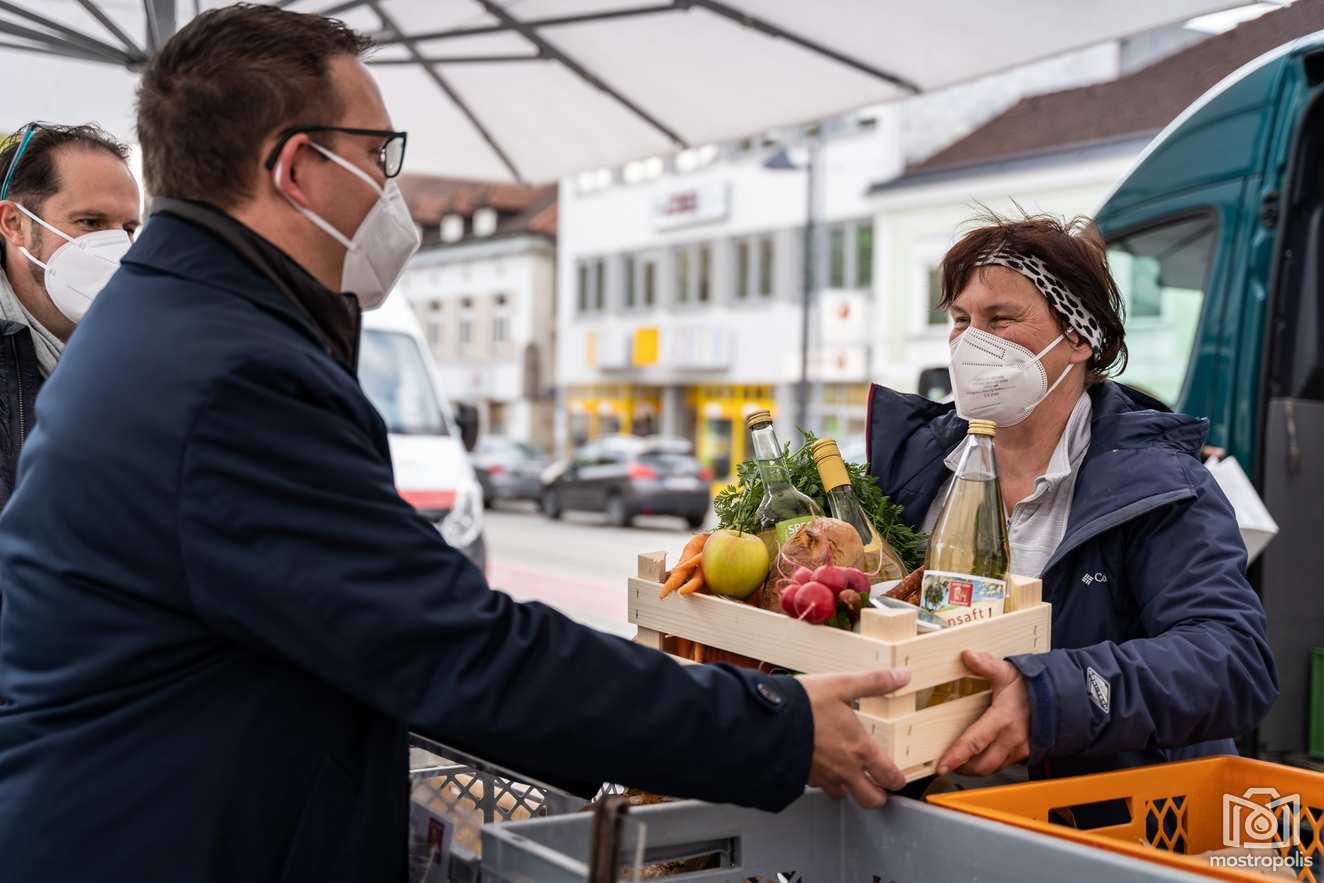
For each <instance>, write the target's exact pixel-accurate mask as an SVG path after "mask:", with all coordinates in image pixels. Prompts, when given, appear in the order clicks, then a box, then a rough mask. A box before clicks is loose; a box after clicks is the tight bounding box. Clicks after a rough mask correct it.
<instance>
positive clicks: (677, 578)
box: [658, 555, 699, 598]
mask: <svg viewBox="0 0 1324 883" xmlns="http://www.w3.org/2000/svg"><path fill="white" fill-rule="evenodd" d="M698 569H699V556H698V555H695V556H694V557H693V558H691V559H690V560H688V561H685V562H683V563H681V564H680V565H678V566H677V567H676V569H675V570H673V571H671V574H670V575H669V576H668V577H667V581H666V582H665V583H664V584H663V585H662V591H661V592H659V593H658V597H659V598H665V597H666V596H667V595H670V594H671V593H672V592H674V591H676V589H679V588H680V587H681V586H683V585H685V583H686V581H688V580H689V579H690V578H691V577H693V576H694V572H695V571H696V570H698Z"/></svg>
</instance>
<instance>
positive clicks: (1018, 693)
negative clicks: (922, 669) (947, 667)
mask: <svg viewBox="0 0 1324 883" xmlns="http://www.w3.org/2000/svg"><path fill="white" fill-rule="evenodd" d="M961 661H962V662H964V663H965V667H966V668H968V669H970V672H971V673H972V674H973V675H975V676H976V677H980V678H984V679H985V680H987V681H988V682H989V683H990V684H991V685H992V687H993V704H992V705H990V706H989V707H988V711H985V712H984V713H983V714H982V715H980V716H979V720H977V721H975V722H974V723H973V724H971V725H970V726H969V727H968V728H967V729H966V731H965V732H964V733H962V734H961V737H960V738H959V739H957V740H956V741H955V742H953V743H952V747H951V748H948V749H947V753H946V754H944V755H943V756H942V759H941V760H939V761H938V769H937V773H938V775H940V776H942V775H946V774H947V773H950V772H952V771H953V770H955V771H956V772H958V773H960V774H961V775H963V776H991V775H992V774H993V773H996V772H997V771H998V770H1000V769H1003V768H1004V767H1009V766H1011V765H1012V764H1014V763H1020V762H1021V761H1023V760H1025V759H1026V758H1027V757H1029V756H1030V694H1029V691H1028V690H1027V689H1026V687H1025V679H1024V678H1022V677H1021V673H1020V671H1019V670H1018V669H1017V668H1016V666H1014V665H1012V664H1011V663H1010V662H1007V661H1006V660H1005V659H998V658H997V657H995V656H993V655H991V654H989V653H977V652H975V651H974V650H966V651H964V652H963V653H962V654H961Z"/></svg>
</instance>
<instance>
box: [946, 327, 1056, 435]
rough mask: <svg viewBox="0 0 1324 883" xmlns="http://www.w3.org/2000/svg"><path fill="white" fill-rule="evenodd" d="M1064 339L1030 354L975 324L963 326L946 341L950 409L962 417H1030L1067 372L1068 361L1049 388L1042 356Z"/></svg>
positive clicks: (1007, 420) (1006, 420) (1004, 420)
mask: <svg viewBox="0 0 1324 883" xmlns="http://www.w3.org/2000/svg"><path fill="white" fill-rule="evenodd" d="M1065 337H1066V335H1065V334H1059V335H1058V336H1057V338H1056V339H1055V340H1054V341H1053V342H1052V343H1050V344H1049V345H1048V346H1046V347H1044V348H1043V350H1042V351H1041V352H1039V353H1038V354H1035V353H1033V352H1031V351H1030V350H1028V349H1026V348H1025V347H1023V346H1021V345H1020V344H1018V343H1012V342H1011V341H1009V340H1004V339H1002V338H1001V337H998V336H997V335H996V334H989V333H988V332H987V331H981V330H979V329H978V328H967V329H966V330H965V331H963V332H961V334H960V336H959V337H957V338H956V339H955V340H953V341H952V345H951V350H952V357H951V368H950V371H951V377H952V391H953V392H954V393H955V395H956V413H957V414H958V415H960V416H961V417H962V418H964V419H966V420H992V421H993V422H994V423H996V424H997V425H998V426H999V427H1005V426H1015V425H1016V424H1017V423H1020V422H1022V421H1024V420H1025V418H1026V417H1029V416H1030V413H1031V412H1032V411H1034V409H1035V408H1036V407H1038V405H1039V403H1040V402H1042V401H1043V400H1044V399H1046V398H1048V396H1049V395H1050V394H1051V393H1052V391H1053V390H1054V389H1056V388H1057V385H1058V384H1059V383H1061V382H1062V381H1063V380H1065V379H1066V376H1067V374H1069V373H1070V372H1071V367H1072V366H1071V365H1067V367H1066V369H1065V370H1063V371H1062V373H1061V374H1060V375H1059V376H1058V378H1057V380H1054V381H1053V383H1052V385H1051V386H1050V385H1049V383H1048V372H1047V371H1046V370H1044V364H1043V357H1044V356H1046V355H1047V354H1048V353H1049V352H1050V351H1051V350H1052V349H1053V347H1055V346H1057V345H1058V344H1059V343H1061V342H1062V340H1063V339H1064V338H1065Z"/></svg>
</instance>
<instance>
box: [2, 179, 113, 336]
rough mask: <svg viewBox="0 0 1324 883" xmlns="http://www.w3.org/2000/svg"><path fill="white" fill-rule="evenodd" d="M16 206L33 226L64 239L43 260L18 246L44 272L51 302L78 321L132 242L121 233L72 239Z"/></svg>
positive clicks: (105, 232)
mask: <svg viewBox="0 0 1324 883" xmlns="http://www.w3.org/2000/svg"><path fill="white" fill-rule="evenodd" d="M15 206H16V207H17V208H18V210H19V211H21V212H22V213H23V214H25V215H27V216H28V217H29V218H31V219H32V220H33V222H34V223H37V224H40V225H41V226H42V227H44V228H46V229H47V230H49V231H50V232H52V233H54V234H55V235H56V236H59V237H60V238H61V239H63V240H65V243H64V245H61V246H60V247H59V248H57V249H56V250H55V251H54V252H53V253H52V254H51V256H50V257H49V258H47V259H46V260H45V261H41V260H38V259H37V258H36V256H34V255H33V254H32V252H30V251H28V250H27V249H26V248H23V247H21V246H20V247H19V252H20V253H21V254H22V255H23V257H25V258H27V259H28V260H29V261H31V262H32V263H34V264H36V265H37V266H38V267H41V268H42V270H44V271H45V286H46V293H47V294H48V295H50V298H51V303H53V304H55V308H56V309H57V310H59V311H60V312H61V313H63V314H64V315H65V317H67V318H68V319H69V321H71V322H79V321H81V320H82V318H83V316H84V315H85V314H86V313H87V309H88V307H90V306H92V301H93V300H95V299H96V296H97V295H98V294H100V293H101V289H103V288H105V287H106V283H107V282H109V281H110V277H111V276H113V275H115V271H116V270H118V269H119V266H120V259H121V258H123V257H124V254H125V252H127V251H128V250H129V246H131V245H133V240H131V239H130V238H129V234H128V233H127V232H125V231H124V230H98V231H96V232H95V233H87V234H85V235H83V236H79V237H77V238H74V237H72V236H70V235H68V234H67V233H65V232H64V231H62V230H59V229H56V228H55V227H53V226H51V225H50V224H48V223H46V222H45V221H43V220H42V219H41V218H39V217H37V216H36V215H35V214H33V213H32V212H30V211H28V210H27V209H26V208H24V207H23V206H21V205H18V203H15Z"/></svg>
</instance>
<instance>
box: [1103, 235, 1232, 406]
mask: <svg viewBox="0 0 1324 883" xmlns="http://www.w3.org/2000/svg"><path fill="white" fill-rule="evenodd" d="M1217 232H1218V223H1217V221H1216V220H1215V219H1214V217H1213V216H1212V215H1202V216H1199V217H1189V216H1187V217H1185V218H1181V219H1179V220H1173V221H1169V222H1167V223H1164V224H1160V225H1158V226H1154V227H1146V228H1145V229H1144V230H1140V231H1137V232H1135V233H1132V234H1129V235H1126V236H1122V237H1119V238H1117V239H1115V240H1113V241H1112V242H1110V243H1108V264H1109V266H1110V267H1111V269H1112V273H1113V278H1114V279H1116V280H1117V287H1118V288H1119V289H1120V290H1121V292H1122V302H1123V304H1124V305H1125V306H1126V347H1127V351H1128V353H1129V359H1128V361H1127V366H1126V370H1125V371H1124V372H1123V373H1122V374H1121V376H1119V377H1118V380H1121V381H1122V382H1123V383H1126V384H1128V385H1130V386H1134V387H1137V388H1139V389H1141V390H1143V391H1144V392H1147V393H1149V394H1150V395H1152V396H1154V397H1155V398H1157V399H1159V400H1161V401H1163V402H1165V403H1167V404H1168V405H1173V406H1175V405H1176V403H1177V400H1178V398H1179V397H1180V396H1181V391H1182V384H1183V383H1184V382H1185V380H1186V370H1187V368H1188V366H1189V365H1190V362H1191V356H1192V354H1193V352H1194V347H1195V335H1196V331H1197V330H1198V329H1199V324H1200V308H1201V306H1202V305H1203V303H1204V296H1205V286H1206V285H1207V283H1208V278H1209V263H1210V261H1211V260H1212V259H1213V253H1214V239H1215V236H1216V234H1217Z"/></svg>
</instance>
